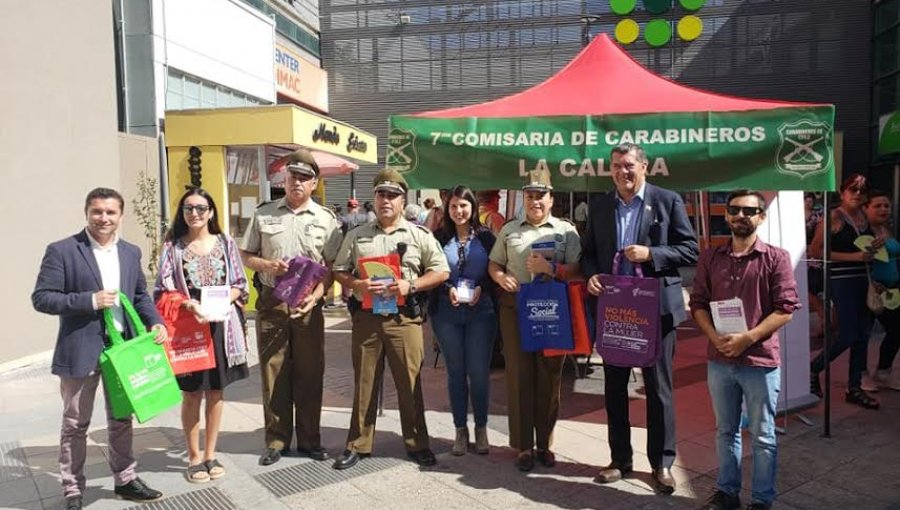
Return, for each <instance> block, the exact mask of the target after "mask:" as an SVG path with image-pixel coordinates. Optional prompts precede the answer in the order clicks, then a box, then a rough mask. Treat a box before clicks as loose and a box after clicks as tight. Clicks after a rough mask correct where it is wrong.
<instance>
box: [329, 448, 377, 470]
mask: <svg viewBox="0 0 900 510" xmlns="http://www.w3.org/2000/svg"><path fill="white" fill-rule="evenodd" d="M368 456H369V454H368V453H358V452H354V451H353V450H344V453H342V454H341V456H340V457H338V458H337V459H336V460H335V461H334V464H332V465H331V467H333V468H334V469H350V468H352V467H353V466H355V465H356V463H357V462H359V461H360V460H361V459H364V458H366V457H368Z"/></svg>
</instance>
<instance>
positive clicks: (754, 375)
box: [706, 361, 781, 504]
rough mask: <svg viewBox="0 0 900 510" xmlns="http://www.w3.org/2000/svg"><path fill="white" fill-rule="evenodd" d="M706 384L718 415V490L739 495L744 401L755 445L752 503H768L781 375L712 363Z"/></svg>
mask: <svg viewBox="0 0 900 510" xmlns="http://www.w3.org/2000/svg"><path fill="white" fill-rule="evenodd" d="M706 381H707V384H708V385H709V395H710V398H711V400H712V405H713V413H715V415H716V430H717V434H716V455H717V456H718V459H719V476H718V477H717V478H716V487H717V488H718V490H720V491H722V492H725V493H728V494H730V495H732V496H737V495H739V494H740V492H741V446H742V445H741V401H742V400H746V402H747V415H748V418H749V421H750V427H749V428H750V438H751V440H752V441H753V486H752V492H751V495H752V497H753V502H754V503H766V504H771V503H772V501H774V500H775V473H776V471H777V468H778V446H777V444H776V440H775V406H776V404H777V403H778V393H779V392H780V391H781V370H780V369H779V368H778V367H748V366H741V365H736V364H729V363H719V362H716V361H710V362H709V363H708V364H707V377H706Z"/></svg>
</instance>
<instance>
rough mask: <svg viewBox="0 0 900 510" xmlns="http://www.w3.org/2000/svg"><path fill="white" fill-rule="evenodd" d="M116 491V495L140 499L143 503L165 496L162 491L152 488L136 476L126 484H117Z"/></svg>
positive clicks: (123, 497) (129, 498)
mask: <svg viewBox="0 0 900 510" xmlns="http://www.w3.org/2000/svg"><path fill="white" fill-rule="evenodd" d="M115 493H116V496H118V497H120V498H122V499H127V500H131V501H140V502H142V503H146V502H148V501H156V500H157V499H160V498H162V496H163V495H162V492H159V491H157V490H153V489H151V488H150V487H148V486H147V484H146V483H144V481H143V480H141V479H140V478H135V479H134V480H132V481H130V482H128V483H126V484H125V485H116V488H115Z"/></svg>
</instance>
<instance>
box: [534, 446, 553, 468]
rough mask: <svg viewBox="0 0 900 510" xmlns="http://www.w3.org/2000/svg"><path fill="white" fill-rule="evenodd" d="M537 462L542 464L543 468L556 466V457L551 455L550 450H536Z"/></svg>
mask: <svg viewBox="0 0 900 510" xmlns="http://www.w3.org/2000/svg"><path fill="white" fill-rule="evenodd" d="M537 460H538V462H540V463H541V464H543V466H544V467H553V466H555V465H556V455H553V452H551V451H550V450H538V451H537Z"/></svg>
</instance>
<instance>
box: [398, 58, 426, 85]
mask: <svg viewBox="0 0 900 510" xmlns="http://www.w3.org/2000/svg"><path fill="white" fill-rule="evenodd" d="M430 89H431V66H429V65H428V61H427V60H423V61H418V62H404V63H403V90H430Z"/></svg>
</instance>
